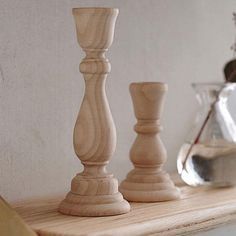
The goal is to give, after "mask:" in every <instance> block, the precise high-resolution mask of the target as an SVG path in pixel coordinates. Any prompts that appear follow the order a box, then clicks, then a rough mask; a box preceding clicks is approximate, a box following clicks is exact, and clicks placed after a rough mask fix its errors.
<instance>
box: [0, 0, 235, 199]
mask: <svg viewBox="0 0 236 236" xmlns="http://www.w3.org/2000/svg"><path fill="white" fill-rule="evenodd" d="M79 6H108V7H118V8H119V9H120V14H119V17H118V21H117V25H116V32H115V38H114V43H113V45H112V47H111V48H110V52H109V53H108V57H109V59H110V61H111V63H112V72H111V74H110V75H109V78H108V81H107V95H108V98H109V101H110V106H111V109H112V112H113V116H114V120H115V123H116V126H117V134H118V143H117V150H116V153H115V155H114V157H113V159H112V161H111V163H110V165H109V169H110V170H111V171H113V172H114V173H115V174H116V176H118V177H119V179H122V178H124V176H125V174H126V173H127V171H128V170H129V169H130V167H131V165H130V163H129V159H128V152H129V148H130V146H131V144H132V142H133V140H134V137H135V133H134V132H133V125H134V124H135V119H134V115H133V109H132V106H131V99H130V95H129V92H128V86H129V84H130V83H131V82H132V81H163V82H166V83H168V85H169V92H168V97H167V99H166V106H165V110H164V114H163V119H162V124H163V126H164V128H165V129H164V131H163V133H162V139H163V141H164V143H165V144H166V147H167V150H168V153H169V159H168V163H167V164H166V168H167V169H168V170H175V165H176V164H175V163H176V157H177V153H178V149H179V147H180V145H181V144H182V143H183V141H184V137H185V136H186V134H187V133H188V130H189V128H190V126H191V122H192V119H193V117H194V114H195V110H196V107H197V104H196V102H195V98H194V93H193V91H192V89H191V88H190V83H191V82H197V81H198V82H200V81H202V82H203V81H220V80H222V72H221V70H222V66H223V64H224V63H225V62H226V61H227V60H228V59H230V58H231V55H232V52H231V51H230V50H229V47H230V45H231V43H232V41H233V38H234V33H235V30H234V27H233V23H232V21H231V15H232V11H233V10H236V9H235V0H227V1H226V0H198V1H195V0H178V1H174V0H152V1H151V0H141V1H137V0H120V1H115V0H113V1H112V0H111V1H106V0H99V1H98V0H93V1H92V0H83V1H76V0H73V1H72V0H71V1H66V0H47V1H46V0H42V1H40V0H8V1H4V0H0V194H1V195H3V196H4V197H5V198H6V199H7V200H9V201H19V200H22V199H26V198H31V197H36V196H37V197H40V196H48V195H55V194H58V193H66V192H67V191H68V189H69V186H70V180H71V178H72V177H73V176H74V175H75V174H76V172H78V171H80V170H81V165H80V162H79V160H77V158H76V156H75V154H74V151H73V146H72V131H73V126H74V122H75V119H76V116H77V112H78V110H79V105H80V103H81V99H82V96H83V89H84V83H83V79H82V76H81V75H80V73H79V68H78V65H79V62H80V61H81V59H82V57H83V52H82V50H81V49H80V48H79V46H78V44H77V39H76V35H75V25H74V21H73V18H72V14H71V8H72V7H79ZM121 95H122V96H121Z"/></svg>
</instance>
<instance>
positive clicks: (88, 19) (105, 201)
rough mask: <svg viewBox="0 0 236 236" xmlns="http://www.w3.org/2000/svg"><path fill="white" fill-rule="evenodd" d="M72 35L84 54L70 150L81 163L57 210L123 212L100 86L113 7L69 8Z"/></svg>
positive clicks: (110, 123)
mask: <svg viewBox="0 0 236 236" xmlns="http://www.w3.org/2000/svg"><path fill="white" fill-rule="evenodd" d="M73 15H74V18H75V23H76V31H77V38H78V42H79V44H80V46H81V47H82V49H83V50H84V51H85V53H86V57H85V58H84V59H83V60H82V62H81V63H80V72H81V73H83V76H84V80H85V95H84V99H83V102H82V104H81V107H80V111H79V115H78V118H77V121H76V124H75V128H74V149H75V153H76V154H77V156H78V157H79V159H80V160H81V162H82V164H83V165H84V171H83V172H82V173H79V174H77V175H76V176H75V177H74V179H73V180H72V183H71V191H70V192H69V193H68V194H67V196H66V199H65V200H64V201H62V203H61V204H60V207H59V211H60V212H61V213H64V214H68V215H79V216H106V215H117V214H123V213H126V212H128V211H129V210H130V205H129V203H128V202H127V201H126V200H124V199H123V196H122V195H121V193H120V192H119V191H118V181H117V179H115V178H114V177H113V175H112V174H108V172H107V170H106V165H107V164H108V161H109V160H110V158H111V156H112V155H113V153H114V151H115V147H116V129H115V125H114V122H113V118H112V115H111V111H110V108H109V104H108V101H107V97H106V92H105V82H106V77H107V74H108V73H109V72H110V69H111V66H110V63H109V61H108V59H107V58H106V57H105V52H106V51H107V50H108V48H109V47H110V46H111V44H112V40H113V35H114V28H115V21H116V18H117V15H118V9H112V8H76V9H73Z"/></svg>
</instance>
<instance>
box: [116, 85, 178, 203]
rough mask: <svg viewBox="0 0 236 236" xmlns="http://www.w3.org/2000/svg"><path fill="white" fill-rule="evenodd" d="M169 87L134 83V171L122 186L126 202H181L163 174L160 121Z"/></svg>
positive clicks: (131, 153)
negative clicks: (135, 121)
mask: <svg viewBox="0 0 236 236" xmlns="http://www.w3.org/2000/svg"><path fill="white" fill-rule="evenodd" d="M166 91H167V84H164V83H158V82H143V83H132V84H131V85H130V93H131V97H132V101H133V106H134V112H135V116H136V118H137V120H138V122H137V124H136V125H135V127H134V130H135V131H136V132H137V134H138V135H137V138H136V140H135V142H134V144H133V146H132V148H131V150H130V160H131V161H132V163H133V165H134V167H135V168H134V169H133V170H132V171H130V172H129V173H128V175H127V177H126V179H125V180H124V181H123V182H122V183H121V185H120V188H119V189H120V191H121V193H122V194H123V195H124V198H125V199H127V200H129V201H134V202H157V201H167V200H174V199H177V198H179V196H180V193H179V190H178V189H177V188H176V187H175V186H174V184H173V182H172V181H171V179H170V177H169V175H168V174H167V173H166V172H165V171H163V170H162V165H163V164H164V163H165V161H166V158H167V156H166V149H165V147H164V145H163V143H162V141H161V139H160V136H159V132H160V131H161V129H162V127H161V126H160V117H161V113H162V108H163V103H164V100H163V99H164V96H165V93H166Z"/></svg>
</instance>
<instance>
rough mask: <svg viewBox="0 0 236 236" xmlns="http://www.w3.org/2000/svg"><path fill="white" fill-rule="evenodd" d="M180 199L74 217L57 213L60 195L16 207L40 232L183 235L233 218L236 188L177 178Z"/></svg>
mask: <svg viewBox="0 0 236 236" xmlns="http://www.w3.org/2000/svg"><path fill="white" fill-rule="evenodd" d="M177 185H178V187H179V188H180V190H181V193H182V197H181V199H180V200H176V201H169V202H160V203H131V207H132V210H131V212H130V213H128V214H124V215H118V216H106V217H74V216H66V215H62V214H60V213H58V211H57V208H58V204H59V202H60V201H61V200H62V197H61V198H53V199H44V200H37V201H36V200H35V201H31V202H25V203H21V204H17V205H15V210H16V211H17V212H18V213H19V214H20V215H21V216H22V218H23V219H24V220H25V221H26V222H27V223H28V224H29V225H30V226H31V227H32V228H33V229H34V230H35V231H36V232H37V233H38V234H39V235H41V236H79V235H129V236H130V235H186V234H189V233H191V234H192V233H193V232H197V231H201V230H208V229H211V228H214V227H217V226H219V225H223V224H226V223H229V222H236V188H220V189H210V188H203V187H201V188H200V187H199V188H191V187H189V186H186V185H184V184H183V183H181V182H179V181H177Z"/></svg>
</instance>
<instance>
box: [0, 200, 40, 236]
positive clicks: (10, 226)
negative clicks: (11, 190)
mask: <svg viewBox="0 0 236 236" xmlns="http://www.w3.org/2000/svg"><path fill="white" fill-rule="evenodd" d="M0 235H1V236H17V235H20V236H36V233H35V232H34V231H33V230H32V229H30V227H29V226H28V225H26V224H25V222H24V221H23V220H22V219H21V217H20V216H19V215H18V214H17V213H16V212H15V210H14V209H12V207H11V206H10V205H9V204H8V203H7V202H6V201H5V200H4V199H3V198H2V197H1V196H0Z"/></svg>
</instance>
